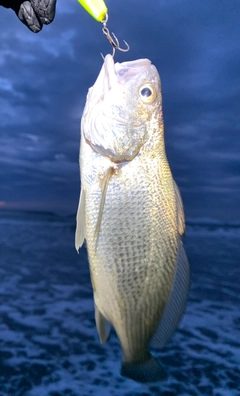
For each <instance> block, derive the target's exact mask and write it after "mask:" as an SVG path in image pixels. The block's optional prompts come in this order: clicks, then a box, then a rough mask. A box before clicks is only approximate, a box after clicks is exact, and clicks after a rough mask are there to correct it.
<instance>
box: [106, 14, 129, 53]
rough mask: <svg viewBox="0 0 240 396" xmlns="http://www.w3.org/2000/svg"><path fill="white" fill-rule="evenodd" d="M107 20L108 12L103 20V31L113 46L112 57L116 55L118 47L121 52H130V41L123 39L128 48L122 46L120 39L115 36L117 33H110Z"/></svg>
mask: <svg viewBox="0 0 240 396" xmlns="http://www.w3.org/2000/svg"><path fill="white" fill-rule="evenodd" d="M107 21H108V14H106V15H105V18H104V19H103V20H102V24H103V28H102V32H103V34H104V35H105V36H106V37H107V39H108V41H109V43H110V44H111V46H112V47H113V53H112V57H114V55H115V52H116V49H117V50H119V51H121V52H128V51H129V50H130V46H129V45H128V43H127V42H126V41H125V40H123V42H124V44H125V45H126V48H121V47H120V44H119V41H118V39H117V37H116V36H115V34H114V33H113V32H112V35H111V34H110V32H109V29H108V28H107Z"/></svg>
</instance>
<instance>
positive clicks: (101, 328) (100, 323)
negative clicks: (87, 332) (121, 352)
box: [95, 304, 111, 344]
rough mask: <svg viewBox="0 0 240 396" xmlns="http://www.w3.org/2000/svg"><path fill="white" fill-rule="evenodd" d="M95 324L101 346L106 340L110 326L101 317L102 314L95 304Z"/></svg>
mask: <svg viewBox="0 0 240 396" xmlns="http://www.w3.org/2000/svg"><path fill="white" fill-rule="evenodd" d="M95 322H96V326H97V331H98V334H99V338H100V342H101V343H102V344H103V343H104V342H105V341H106V340H107V339H108V336H109V333H110V330H111V325H110V323H109V322H108V321H107V319H106V318H105V317H104V316H103V315H102V313H101V312H100V311H99V309H98V307H97V306H96V304H95Z"/></svg>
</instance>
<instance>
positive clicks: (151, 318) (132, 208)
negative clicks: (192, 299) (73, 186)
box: [75, 55, 189, 382]
mask: <svg viewBox="0 0 240 396" xmlns="http://www.w3.org/2000/svg"><path fill="white" fill-rule="evenodd" d="M80 171H81V194H80V201H79V207H78V213H77V229H76V240H75V244H76V249H77V250H78V249H79V248H80V247H81V246H82V244H83V242H84V239H85V240H86V243H87V251H88V258H89V263H90V273H91V281H92V287H93V292H94V302H95V319H96V326H97V330H98V333H99V336H100V341H101V342H105V341H106V339H107V338H108V335H109V331H110V327H111V325H112V326H113V327H114V329H115V331H116V333H117V336H118V338H119V340H120V343H121V347H122V352H123V357H122V369H121V374H122V375H123V376H126V377H129V378H132V379H134V380H136V381H139V382H154V381H159V380H162V379H164V378H165V376H166V374H165V371H164V369H163V368H162V366H161V365H160V363H159V362H157V360H156V359H155V358H154V357H153V356H152V355H151V353H150V352H149V346H153V347H158V348H162V347H163V346H164V345H165V344H166V342H167V341H168V340H169V339H170V338H171V336H172V334H173V333H174V331H175V329H176V327H177V325H178V323H179V321H180V319H181V317H182V314H183V312H184V308H185V304H186V299H187V293H188V287H189V266H188V261H187V257H186V254H185V251H184V248H183V244H182V241H181V237H182V235H183V234H184V230H185V219H184V211H183V205H182V200H181V196H180V192H179V190H178V187H177V185H176V184H175V182H174V180H173V177H172V174H171V171H170V168H169V164H168V161H167V158H166V154H165V146H164V128H163V116H162V96H161V85H160V78H159V75H158V72H157V69H156V68H155V66H153V65H152V64H151V62H150V60H148V59H139V60H136V61H131V62H124V63H121V64H120V63H116V64H114V60H113V58H112V56H111V55H107V56H106V57H105V59H104V64H103V66H102V69H101V71H100V74H99V76H98V78H97V80H96V82H95V84H94V85H93V87H92V88H90V89H89V92H88V96H87V101H86V105H85V109H84V112H83V116H82V122H81V147H80Z"/></svg>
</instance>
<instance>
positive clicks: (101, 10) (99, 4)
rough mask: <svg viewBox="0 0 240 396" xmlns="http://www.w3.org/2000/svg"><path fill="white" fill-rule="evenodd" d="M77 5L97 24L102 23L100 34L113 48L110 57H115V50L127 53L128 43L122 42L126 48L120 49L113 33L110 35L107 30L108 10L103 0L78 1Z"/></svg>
mask: <svg viewBox="0 0 240 396" xmlns="http://www.w3.org/2000/svg"><path fill="white" fill-rule="evenodd" d="M78 1H79V3H80V4H81V5H82V6H83V8H85V10H86V11H87V12H88V13H89V14H90V15H91V16H92V17H93V18H94V19H96V20H97V21H98V22H102V24H103V28H102V32H103V34H104V35H105V36H106V37H107V39H108V41H109V43H110V44H111V46H112V48H113V53H112V56H114V55H115V51H116V49H117V50H119V51H122V52H127V51H129V49H130V47H129V45H128V43H127V42H126V41H125V40H123V42H124V44H125V45H126V48H121V47H120V44H119V41H118V39H117V37H116V36H115V34H114V33H112V34H111V33H110V31H109V29H108V28H107V21H108V13H107V12H108V8H107V6H106V4H105V3H104V1H103V0H78Z"/></svg>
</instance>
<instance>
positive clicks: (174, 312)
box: [150, 240, 190, 349]
mask: <svg viewBox="0 0 240 396" xmlns="http://www.w3.org/2000/svg"><path fill="white" fill-rule="evenodd" d="M189 283H190V275H189V264H188V259H187V256H186V253H185V250H184V247H183V244H182V241H181V240H179V245H178V255H177V263H176V272H175V277H174V280H173V285H172V290H171V292H170V296H169V299H168V302H167V304H166V307H165V310H164V312H163V315H162V317H161V320H160V323H159V325H158V329H157V331H156V333H155V334H154V336H153V338H152V340H151V342H150V346H151V347H153V348H160V349H161V348H163V347H164V346H165V345H166V344H167V342H168V341H169V340H170V338H171V337H172V335H173V334H174V332H175V330H176V328H177V326H178V324H179V322H180V320H181V318H182V316H183V313H184V310H185V307H186V302H187V297H188V290H189Z"/></svg>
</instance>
